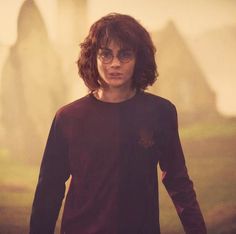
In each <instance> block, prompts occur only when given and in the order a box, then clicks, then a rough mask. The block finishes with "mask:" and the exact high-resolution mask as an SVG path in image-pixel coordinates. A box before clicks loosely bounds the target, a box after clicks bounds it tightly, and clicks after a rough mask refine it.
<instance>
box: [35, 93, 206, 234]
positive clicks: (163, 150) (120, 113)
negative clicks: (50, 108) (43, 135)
mask: <svg viewBox="0 0 236 234" xmlns="http://www.w3.org/2000/svg"><path fill="white" fill-rule="evenodd" d="M158 162H159V163H160V168H161V170H162V171H163V176H162V180H163V183H164V185H165V187H166V189H167V191H168V193H169V195H170V197H171V199H172V200H173V203H174V205H175V207H176V210H177V213H178V215H179V217H180V220H181V222H182V224H183V227H184V230H185V232H186V233H191V234H204V233H206V228H205V224H204V220H203V216H202V214H201V211H200V208H199V205H198V202H197V199H196V194H195V191H194V188H193V183H192V181H191V180H190V178H189V176H188V172H187V168H186V165H185V160H184V155H183V151H182V147H181V144H180V140H179V135H178V125H177V114H176V109H175V106H174V105H173V104H172V103H170V102H169V101H167V100H165V99H163V98H161V97H158V96H155V95H152V94H148V93H145V92H139V93H137V94H136V95H135V96H134V97H132V98H131V99H128V100H126V101H123V102H121V103H107V102H102V101H99V100H97V99H96V98H95V97H94V96H93V95H92V94H89V95H87V96H85V97H83V98H81V99H79V100H77V101H75V102H73V103H71V104H69V105H66V106H64V107H62V108H61V109H60V110H59V111H58V112H57V113H56V116H55V118H54V120H53V123H52V127H51V130H50V134H49V137H48V141H47V145H46V148H45V152H44V155H43V160H42V164H41V169H40V175H39V180H38V185H37V188H36V192H35V198H34V202H33V207H32V214H31V221H30V233H31V234H47V233H48V234H49V233H53V232H54V228H55V224H56V220H57V218H58V214H59V210H60V207H61V204H62V201H63V198H64V195H65V182H66V181H67V180H68V178H69V177H70V176H71V182H70V186H69V191H68V193H67V196H66V200H65V206H64V211H63V218H62V225H61V233H63V234H158V233H160V225H159V204H158V181H157V164H158Z"/></svg>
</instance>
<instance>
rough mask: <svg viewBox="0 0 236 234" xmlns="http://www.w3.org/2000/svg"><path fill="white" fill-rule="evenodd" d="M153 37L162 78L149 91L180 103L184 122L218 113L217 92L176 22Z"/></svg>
mask: <svg viewBox="0 0 236 234" xmlns="http://www.w3.org/2000/svg"><path fill="white" fill-rule="evenodd" d="M152 36H153V39H154V42H155V44H156V46H157V64H158V71H159V77H158V81H157V83H156V84H155V85H154V86H153V87H152V88H151V89H150V91H151V92H154V93H156V94H158V95H160V96H163V97H166V98H168V99H170V100H171V101H172V102H173V103H174V104H175V105H176V106H177V109H178V112H179V115H180V121H181V123H192V122H195V121H198V120H202V119H210V118H213V117H217V116H219V114H218V111H217V108H216V95H215V93H214V92H213V90H212V89H211V87H210V86H209V84H208V83H207V79H206V76H205V74H204V72H203V71H202V69H201V67H200V65H199V64H198V61H197V60H196V59H195V57H194V54H193V53H192V51H191V49H190V48H189V46H188V44H187V43H186V40H185V38H184V37H183V36H182V35H181V34H180V32H179V31H178V29H177V28H176V26H175V24H174V23H173V22H172V21H170V22H169V23H168V24H167V26H166V27H165V28H164V29H163V30H162V31H159V32H153V33H152Z"/></svg>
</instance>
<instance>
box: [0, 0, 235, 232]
mask: <svg viewBox="0 0 236 234" xmlns="http://www.w3.org/2000/svg"><path fill="white" fill-rule="evenodd" d="M98 4H99V5H98ZM235 10H236V2H235V1H230V0H227V1H225V0H214V1H213V0H209V1H207V2H206V1H204V0H199V1H192V2H191V3H190V2H189V1H187V0H180V1H174V0H158V1H156V0H150V1H149V2H148V4H147V2H146V1H143V0H136V1H134V0H130V1H125V0H121V1H119V2H118V1H115V0H110V1H105V0H99V1H97V0H90V1H85V0H84V1H83V0H81V1H76V0H50V1H49V0H48V1H43V0H37V1H36V0H35V1H33V0H26V1H23V0H12V1H3V0H0V160H1V163H2V165H5V164H4V163H6V165H7V166H6V168H7V167H8V166H9V168H11V164H12V162H13V161H14V162H15V163H16V162H17V163H18V162H23V163H24V167H25V166H29V165H30V166H29V168H31V169H32V168H33V170H34V172H32V175H33V178H34V179H35V180H36V176H37V173H35V170H38V165H39V162H40V161H41V157H42V153H43V149H44V146H45V142H46V139H47V135H48V131H49V128H50V125H51V122H52V120H53V117H54V115H55V113H56V111H57V110H58V109H59V108H60V107H61V106H63V105H65V104H67V103H69V102H71V101H73V100H75V99H78V98H80V97H82V96H84V95H86V94H87V93H88V91H87V88H86V87H85V86H84V84H83V82H82V80H81V79H80V78H79V77H78V74H77V72H78V71H77V67H76V60H77V57H78V53H79V44H80V43H81V42H82V41H83V39H84V37H85V36H86V34H87V32H88V29H89V25H91V23H93V22H94V21H95V20H97V19H98V18H99V17H101V16H103V15H105V14H107V13H109V12H120V13H126V14H130V15H132V16H134V17H135V18H136V19H138V20H139V21H140V22H141V23H142V24H143V25H144V26H145V27H146V28H147V29H148V31H149V32H150V33H151V35H152V38H153V41H154V43H155V45H156V47H157V56H156V60H157V64H158V70H159V74H160V76H159V77H158V81H157V82H156V84H155V85H153V87H151V88H149V90H148V91H149V92H152V93H155V94H157V95H160V96H163V97H165V98H168V99H170V100H171V101H172V102H173V103H174V104H175V105H176V107H177V110H178V114H179V123H180V131H181V137H182V138H183V143H184V148H185V150H186V151H187V152H188V153H190V155H193V156H195V159H193V164H192V165H191V166H192V168H193V169H195V170H196V171H195V172H194V173H193V176H195V177H196V179H197V180H198V179H199V181H200V182H199V188H200V197H201V194H202V196H203V195H205V193H206V190H207V191H208V187H207V183H206V178H205V177H204V175H202V173H199V168H200V166H201V168H202V167H206V165H208V167H211V165H212V164H214V162H216V160H215V157H216V158H217V160H219V158H220V156H221V154H225V155H224V156H225V157H227V158H228V159H227V160H226V162H224V163H225V164H223V163H219V164H222V165H225V168H228V171H227V172H226V171H225V168H223V167H222V170H221V167H216V168H217V171H211V173H212V174H210V175H209V177H210V176H211V175H213V174H214V173H215V174H217V173H219V171H220V173H222V174H224V175H225V173H226V174H227V173H228V175H229V179H228V182H229V184H230V180H231V179H232V178H233V177H232V176H231V174H230V173H231V172H232V171H231V169H230V167H229V166H230V165H231V164H232V165H233V162H234V161H233V154H235V147H234V142H235V137H236V127H235V126H236V125H235V122H234V119H235V116H236V102H235V100H236V93H235V87H236V79H235V76H236V66H235V54H236V17H235ZM6 22H7V23H6ZM208 143H209V147H208V145H207V144H208ZM221 144H222V145H221ZM198 146H200V147H198ZM219 152H221V153H219ZM202 156H203V157H202ZM205 156H206V157H207V160H205V161H204V157H205ZM198 157H199V158H200V159H199V158H198ZM198 159H199V161H198ZM8 160H9V161H8ZM194 160H195V161H194ZM9 162H10V163H9ZM1 163H0V164H1ZM7 163H9V164H7ZM227 163H228V164H227ZM234 163H235V162H234ZM190 164H191V163H190ZM18 166H19V165H18ZM3 167H4V166H3ZM20 168H21V167H20ZM27 168H28V167H27ZM35 168H37V169H35ZM2 169H5V168H2ZM213 169H214V168H213ZM218 170H219V171H218ZM16 171H17V170H16ZM22 171H24V169H21V170H19V172H20V174H21V176H22ZM13 174H14V173H13ZM5 175H7V172H6V173H5V174H4V173H3V172H2V174H0V183H3V185H4V186H5V184H7V183H5V182H4V181H5V180H4V179H5ZM27 176H28V175H27ZM6 181H8V180H6ZM9 181H11V179H9ZM12 181H13V179H12ZM17 181H18V180H15V178H14V181H13V184H14V185H16V184H17V186H19V184H18V182H17ZM214 182H215V181H213V183H214ZM34 183H35V181H34ZM222 183H223V182H222ZM10 184H11V183H10ZM0 185H1V184H0ZM4 186H3V187H4ZM27 186H28V185H27ZM31 186H32V187H34V186H35V185H34V184H33V185H32V184H31V185H29V188H28V190H29V191H28V193H29V194H30V196H31V198H30V199H31V200H32V194H33V190H32V187H31ZM231 187H232V186H231ZM235 187H236V186H235ZM11 189H12V188H11ZM11 189H10V190H11ZM6 191H7V189H6ZM226 191H227V190H226ZM26 192H27V191H26ZM207 194H208V193H207ZM7 196H8V195H6V197H7ZM206 197H207V196H206ZM222 197H224V199H225V198H226V200H227V207H228V206H229V207H230V206H231V205H229V204H228V202H229V200H230V202H232V201H233V199H232V198H231V193H230V192H229V193H227V194H226V195H225V194H223V195H222ZM224 199H223V198H221V197H220V198H219V199H218V200H216V201H215V203H217V205H218V203H219V201H221V202H222V204H223V205H222V206H223V207H224V205H225V204H224V201H225V200H224ZM31 200H30V202H31ZM202 201H203V208H204V209H205V210H206V211H209V217H214V215H215V213H214V212H218V211H219V209H220V208H219V207H218V206H216V207H215V206H214V207H213V208H214V209H211V207H209V206H208V204H207V201H206V200H204V199H202ZM4 202H6V203H7V200H4ZM27 202H28V203H27V204H26V205H25V206H27V207H28V206H29V201H27ZM204 202H205V203H204ZM230 204H231V203H230ZM233 204H234V203H233ZM3 206H4V207H5V206H7V205H5V204H3ZM0 208H1V205H0ZM212 210H213V211H214V212H213V211H212ZM212 212H213V213H212ZM28 214H29V210H28V208H27V215H28ZM4 217H5V216H4ZM6 217H7V216H6ZM0 224H1V223H0ZM209 225H213V226H214V225H215V226H214V227H216V224H215V223H213V224H210V218H209ZM9 226H10V225H9ZM22 226H24V228H25V223H24V224H22ZM167 226H168V225H167ZM6 228H8V226H6ZM24 228H23V229H22V230H26V229H24ZM212 230H213V229H212ZM0 232H1V229H0ZM22 233H23V232H22ZM170 233H171V231H170ZM212 233H214V232H212Z"/></svg>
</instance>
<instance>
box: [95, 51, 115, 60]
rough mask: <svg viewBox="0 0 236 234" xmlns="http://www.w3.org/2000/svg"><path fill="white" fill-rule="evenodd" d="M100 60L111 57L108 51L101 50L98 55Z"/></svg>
mask: <svg viewBox="0 0 236 234" xmlns="http://www.w3.org/2000/svg"><path fill="white" fill-rule="evenodd" d="M98 55H99V57H100V58H101V59H105V60H106V59H111V58H112V57H113V55H112V53H111V51H110V50H101V51H100V53H99V54H98Z"/></svg>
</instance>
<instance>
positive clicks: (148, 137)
mask: <svg viewBox="0 0 236 234" xmlns="http://www.w3.org/2000/svg"><path fill="white" fill-rule="evenodd" d="M153 138H154V137H153V132H152V131H151V130H148V129H141V130H140V132H139V144H140V145H142V146H143V147H144V148H146V149H147V148H150V147H151V146H153V145H154V143H155V142H154V139H153Z"/></svg>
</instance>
